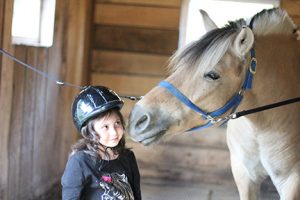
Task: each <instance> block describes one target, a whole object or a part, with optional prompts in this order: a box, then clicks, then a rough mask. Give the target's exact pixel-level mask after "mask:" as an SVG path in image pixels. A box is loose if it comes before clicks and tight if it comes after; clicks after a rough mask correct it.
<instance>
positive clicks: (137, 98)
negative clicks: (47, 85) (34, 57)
mask: <svg viewBox="0 0 300 200" xmlns="http://www.w3.org/2000/svg"><path fill="white" fill-rule="evenodd" d="M0 52H1V53H2V54H3V55H5V56H7V57H8V58H10V59H11V60H13V61H15V62H17V63H19V64H21V65H23V66H25V67H26V68H28V69H30V70H32V71H34V72H35V73H37V74H39V75H41V76H43V77H44V78H46V79H48V80H51V81H53V82H55V83H56V84H57V85H59V86H69V87H73V88H77V89H83V88H85V87H84V86H78V85H75V84H72V83H68V82H64V81H61V80H58V79H57V78H55V77H54V76H52V75H50V74H47V73H46V72H43V71H41V70H39V69H37V68H36V67H33V66H32V65H29V64H27V63H25V62H23V61H21V60H19V59H18V58H16V57H15V56H13V55H11V54H10V53H8V52H7V51H5V50H4V49H2V48H0ZM120 97H121V98H126V99H130V100H132V101H137V100H140V99H141V98H142V96H120Z"/></svg>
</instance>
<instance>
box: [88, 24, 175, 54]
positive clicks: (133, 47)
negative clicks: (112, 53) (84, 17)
mask: <svg viewBox="0 0 300 200" xmlns="http://www.w3.org/2000/svg"><path fill="white" fill-rule="evenodd" d="M94 37H95V38H94V48H96V49H107V50H122V51H134V52H141V53H157V54H166V55H171V54H172V53H173V52H174V51H175V50H176V49H177V46H178V31H174V30H154V29H141V28H129V27H109V26H97V27H96V30H95V34H94Z"/></svg>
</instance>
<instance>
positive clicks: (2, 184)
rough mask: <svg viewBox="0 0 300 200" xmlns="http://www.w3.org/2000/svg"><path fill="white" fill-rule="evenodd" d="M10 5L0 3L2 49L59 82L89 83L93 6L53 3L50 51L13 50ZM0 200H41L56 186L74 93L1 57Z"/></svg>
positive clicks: (70, 135) (69, 135)
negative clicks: (88, 34) (85, 68)
mask: <svg viewBox="0 0 300 200" xmlns="http://www.w3.org/2000/svg"><path fill="white" fill-rule="evenodd" d="M12 8H13V0H1V1H0V45H1V48H4V49H5V50H6V51H8V52H10V53H11V54H13V55H15V56H16V57H17V58H19V59H20V60H22V61H24V62H26V63H28V64H31V65H33V66H35V67H37V68H38V69H40V70H43V71H44V72H46V73H48V74H51V75H53V76H54V77H57V78H58V79H60V80H63V81H66V82H71V83H74V84H76V85H82V84H84V83H86V82H87V78H86V75H87V73H86V72H85V70H84V67H86V65H87V64H86V53H85V52H86V50H87V48H88V46H87V45H88V44H89V42H88V40H87V39H88V38H87V37H86V34H87V31H88V30H89V28H90V25H89V24H90V22H91V20H90V17H89V14H90V13H91V1H81V0H59V1H56V15H55V33H54V44H53V46H52V47H50V48H42V47H40V48H37V47H29V46H15V45H12V44H11V24H12ZM0 69H1V70H0V75H1V76H0V77H1V78H0V89H1V90H0V99H1V101H0V110H1V114H0V127H1V131H0V138H1V139H0V160H1V161H0V172H1V176H0V199H1V200H14V199H24V200H26V199H39V196H40V195H42V194H44V193H45V192H46V191H48V190H49V189H51V187H52V186H53V185H55V184H57V183H58V181H60V177H61V174H62V171H63V169H64V166H65V163H66V159H67V156H68V152H69V149H70V146H71V143H73V142H74V140H75V139H76V134H74V133H75V129H74V128H73V124H72V119H71V115H70V113H71V112H70V110H71V109H70V108H71V102H72V100H73V98H74V95H75V94H77V93H78V90H77V89H74V88H68V87H58V86H57V85H56V84H55V83H54V82H52V81H48V80H47V79H45V78H43V77H41V76H40V75H37V74H36V73H34V72H33V71H31V70H28V69H25V68H24V67H23V66H21V65H19V64H17V63H15V62H13V61H12V60H10V59H8V58H7V57H5V56H2V55H0Z"/></svg>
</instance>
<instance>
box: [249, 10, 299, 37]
mask: <svg viewBox="0 0 300 200" xmlns="http://www.w3.org/2000/svg"><path fill="white" fill-rule="evenodd" d="M250 26H251V28H252V30H253V32H254V34H255V35H268V34H291V33H292V32H293V31H294V30H295V29H296V25H295V24H294V22H293V20H292V19H291V18H290V17H289V16H288V14H287V12H286V11H284V10H282V9H280V8H273V9H269V10H263V11H261V12H259V13H257V14H256V15H254V16H253V17H252V19H251V22H250Z"/></svg>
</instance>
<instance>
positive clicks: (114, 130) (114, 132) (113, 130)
mask: <svg viewBox="0 0 300 200" xmlns="http://www.w3.org/2000/svg"><path fill="white" fill-rule="evenodd" d="M110 134H111V135H113V136H115V135H118V130H117V129H116V128H115V127H112V128H111V130H110Z"/></svg>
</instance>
